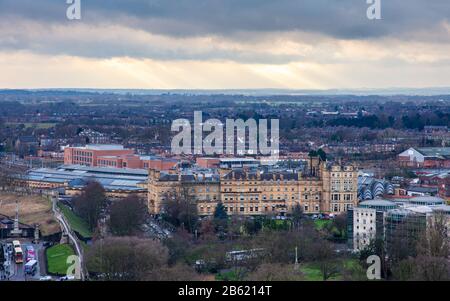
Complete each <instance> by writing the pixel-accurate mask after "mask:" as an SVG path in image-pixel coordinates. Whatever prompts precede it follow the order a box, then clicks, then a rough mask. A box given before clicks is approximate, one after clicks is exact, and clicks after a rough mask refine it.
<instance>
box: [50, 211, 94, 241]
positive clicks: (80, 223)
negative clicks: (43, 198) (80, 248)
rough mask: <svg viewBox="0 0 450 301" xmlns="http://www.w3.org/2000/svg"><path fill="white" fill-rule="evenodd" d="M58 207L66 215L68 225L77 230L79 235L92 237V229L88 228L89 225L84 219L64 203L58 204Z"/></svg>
mask: <svg viewBox="0 0 450 301" xmlns="http://www.w3.org/2000/svg"><path fill="white" fill-rule="evenodd" d="M58 207H59V209H61V211H62V213H63V214H64V216H65V217H66V219H67V221H68V222H69V224H70V227H71V228H72V229H73V230H74V231H77V232H78V234H80V235H81V236H83V237H85V238H88V237H92V231H91V230H89V225H88V224H87V222H86V221H85V220H83V219H82V218H81V217H79V216H78V215H76V214H75V213H74V212H73V211H72V210H70V208H69V207H67V206H65V205H61V204H58Z"/></svg>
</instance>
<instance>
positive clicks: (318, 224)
mask: <svg viewBox="0 0 450 301" xmlns="http://www.w3.org/2000/svg"><path fill="white" fill-rule="evenodd" d="M330 223H331V220H325V219H316V220H315V221H314V225H315V226H316V229H317V230H322V229H323V228H324V227H325V226H326V225H328V224H330Z"/></svg>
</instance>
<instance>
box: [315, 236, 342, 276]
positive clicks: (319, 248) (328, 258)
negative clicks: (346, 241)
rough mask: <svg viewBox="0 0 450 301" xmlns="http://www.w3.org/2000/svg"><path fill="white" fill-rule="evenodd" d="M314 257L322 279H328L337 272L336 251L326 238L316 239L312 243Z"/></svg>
mask: <svg viewBox="0 0 450 301" xmlns="http://www.w3.org/2000/svg"><path fill="white" fill-rule="evenodd" d="M313 246H314V250H315V251H314V254H315V255H314V259H315V261H316V262H317V265H318V266H319V269H320V272H321V274H322V279H323V281H326V280H328V279H330V278H331V277H333V276H335V275H337V273H338V272H339V265H338V262H337V260H336V253H335V252H334V248H333V245H332V244H331V243H329V242H327V241H326V240H323V239H322V240H318V241H316V242H315V243H314V245H313Z"/></svg>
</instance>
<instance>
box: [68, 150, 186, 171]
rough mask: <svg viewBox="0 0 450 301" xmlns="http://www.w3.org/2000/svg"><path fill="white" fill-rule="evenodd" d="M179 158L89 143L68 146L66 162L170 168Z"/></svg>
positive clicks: (103, 165) (70, 163) (101, 165)
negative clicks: (168, 157) (143, 154)
mask: <svg viewBox="0 0 450 301" xmlns="http://www.w3.org/2000/svg"><path fill="white" fill-rule="evenodd" d="M177 163H178V160H175V159H167V158H162V157H154V156H140V155H137V154H135V153H134V150H132V149H126V148H124V147H123V146H122V145H110V144H88V145H86V146H83V147H66V148H65V149H64V164H66V165H72V164H76V165H86V166H96V167H109V168H130V169H149V168H152V169H156V170H169V169H171V168H173V167H175V165H176V164H177Z"/></svg>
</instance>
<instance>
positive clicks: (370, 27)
mask: <svg viewBox="0 0 450 301" xmlns="http://www.w3.org/2000/svg"><path fill="white" fill-rule="evenodd" d="M381 1H382V17H383V19H382V20H379V21H371V20H368V19H367V17H366V10H367V7H368V4H367V3H366V0H126V1H125V0H81V3H82V20H81V21H69V20H67V19H66V9H67V7H68V5H67V4H66V0H0V50H5V49H6V50H30V51H32V52H37V53H46V54H69V55H74V56H86V57H99V58H102V57H114V56H130V57H145V58H155V59H167V60H175V59H187V60H190V59H192V60H196V59H205V60H210V59H219V60H234V61H244V62H249V63H251V62H268V63H284V62H289V61H295V60H297V61H298V60H301V59H303V56H302V55H301V54H295V53H294V54H276V53H275V54H274V53H269V52H267V53H265V52H264V49H249V48H248V47H247V48H244V49H235V47H233V46H231V47H228V48H227V47H222V48H221V47H211V48H208V47H203V46H202V47H197V49H189V47H190V46H192V41H191V44H189V43H187V44H185V45H184V44H183V41H182V40H181V41H178V43H176V42H173V41H172V42H171V41H169V42H168V41H161V44H158V43H159V40H158V39H154V38H149V37H146V38H142V35H141V36H138V35H137V34H133V33H130V35H129V36H126V29H127V28H131V29H133V30H134V31H136V30H142V31H144V32H146V33H150V34H152V35H154V34H156V35H161V36H163V37H173V38H177V39H183V38H193V37H194V38H195V37H204V36H214V37H219V38H220V37H223V38H225V39H226V40H227V41H235V42H236V43H247V44H248V42H249V41H250V40H252V39H254V40H255V41H257V40H258V39H260V38H261V39H264V38H267V37H268V36H269V37H270V39H271V38H272V37H273V36H274V35H275V34H280V35H281V34H285V33H290V34H291V35H292V38H293V39H294V40H296V41H302V39H307V38H305V35H302V34H298V35H297V36H296V34H295V33H296V32H297V33H304V34H305V33H306V35H309V39H315V40H319V39H321V38H322V37H331V38H337V39H350V40H352V39H353V40H366V39H367V40H369V39H377V38H384V37H393V38H396V39H400V40H401V39H404V40H408V41H411V40H412V41H414V40H419V41H432V42H434V43H436V42H443V43H449V41H450V37H449V29H448V28H445V24H447V26H448V20H449V16H450V1H449V0H433V1H425V0H408V1H405V0H381ZM446 22H447V23H446ZM30 24H32V25H31V27H30ZM80 24H81V25H83V26H85V28H84V31H79V28H77V26H78V27H79V25H80ZM34 25H38V26H36V27H34ZM55 25H57V26H56V27H58V26H59V27H62V28H64V30H65V32H64V33H62V34H61V32H60V31H59V32H56V33H54V32H53V31H54V30H55ZM86 28H88V29H86ZM89 28H90V29H91V30H89ZM114 28H117V29H118V31H120V29H124V30H125V34H124V33H123V32H124V31H122V32H121V34H117V35H115V32H114V30H115V29H114ZM74 29H75V30H74ZM72 30H74V31H72ZM77 30H78V31H77ZM149 41H151V42H152V44H149V43H148V42H149ZM194 43H195V42H194ZM198 45H203V44H198ZM194 46H195V45H194ZM309 59H311V58H310V57H309Z"/></svg>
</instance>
